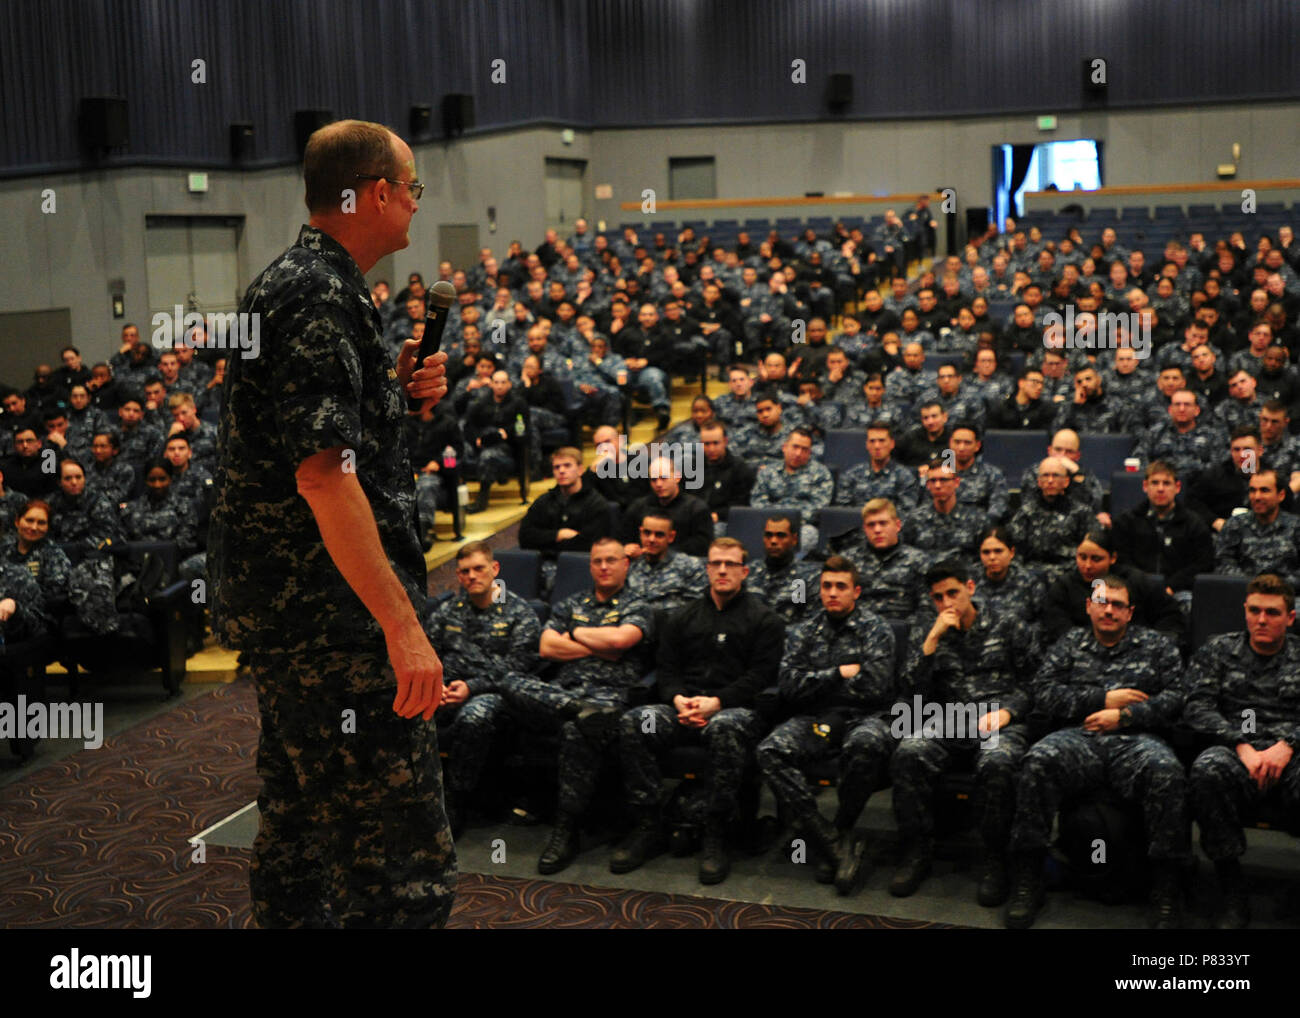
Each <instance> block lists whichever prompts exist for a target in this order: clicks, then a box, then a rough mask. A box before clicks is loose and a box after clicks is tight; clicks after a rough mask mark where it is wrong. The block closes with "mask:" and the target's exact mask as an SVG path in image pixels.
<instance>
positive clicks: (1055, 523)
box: [1008, 485, 1093, 584]
mask: <svg viewBox="0 0 1300 1018" xmlns="http://www.w3.org/2000/svg"><path fill="white" fill-rule="evenodd" d="M1092 525H1093V512H1092V509H1091V508H1090V507H1089V506H1087V505H1084V504H1083V503H1082V502H1080V501H1077V500H1075V499H1073V498H1071V497H1070V496H1069V495H1059V496H1057V497H1056V498H1054V499H1053V500H1052V501H1050V502H1049V501H1048V500H1047V499H1046V498H1044V497H1043V492H1042V490H1041V489H1039V488H1038V487H1037V485H1035V487H1034V488H1032V489H1031V490H1029V491H1026V492H1024V493H1023V494H1022V496H1021V502H1020V508H1019V509H1017V510H1016V514H1015V516H1013V517H1011V522H1010V523H1009V524H1008V528H1009V529H1010V530H1011V533H1012V534H1013V535H1014V538H1015V542H1016V555H1017V557H1019V558H1021V559H1023V560H1024V562H1025V564H1026V565H1033V566H1037V567H1038V568H1039V569H1040V570H1041V571H1042V573H1043V576H1044V578H1045V579H1046V580H1047V582H1048V583H1049V584H1050V583H1051V582H1052V580H1054V579H1056V578H1057V577H1058V576H1060V575H1061V574H1062V573H1066V572H1069V570H1071V569H1073V568H1074V553H1075V549H1076V548H1078V546H1079V542H1080V541H1082V540H1083V535H1084V534H1086V533H1087V532H1088V528H1089V527H1090V526H1092Z"/></svg>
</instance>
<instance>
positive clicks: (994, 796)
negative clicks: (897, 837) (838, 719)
mask: <svg viewBox="0 0 1300 1018" xmlns="http://www.w3.org/2000/svg"><path fill="white" fill-rule="evenodd" d="M924 582H925V586H926V588H927V589H928V591H929V594H930V599H931V601H932V602H933V604H934V607H935V609H936V610H937V612H938V614H937V615H936V617H935V619H934V621H933V622H932V623H931V624H930V625H929V626H928V627H927V626H925V625H924V624H920V625H914V626H913V627H912V631H911V638H910V643H911V646H910V647H909V650H908V659H907V664H906V666H905V671H904V682H903V683H902V686H903V692H904V695H908V694H910V695H911V697H912V702H911V703H907V702H904V703H902V704H900V705H898V706H896V707H895V709H894V710H895V717H894V722H893V728H892V730H893V734H894V735H895V736H897V737H901V741H900V742H899V744H898V748H897V750H895V752H894V756H893V759H892V760H891V761H890V766H889V772H890V775H891V777H892V778H893V783H894V816H895V818H896V819H897V821H898V829H899V831H900V832H901V833H902V835H903V837H904V839H905V841H906V844H907V853H906V855H905V857H904V859H903V862H902V864H901V865H900V866H899V868H898V871H897V872H896V873H895V874H894V879H893V881H892V882H891V883H890V885H889V893H890V894H893V895H895V896H897V897H900V898H902V897H907V896H908V895H911V894H914V893H916V890H917V888H918V887H920V886H921V883H922V881H924V880H925V878H926V876H927V875H928V874H929V872H930V866H931V863H932V861H933V858H934V829H935V818H934V797H935V786H936V785H937V783H938V780H939V778H940V777H941V776H942V774H943V773H944V772H945V771H948V770H951V769H953V768H954V767H955V766H960V765H964V764H969V763H973V765H974V770H975V796H976V810H977V813H978V815H979V820H978V823H979V831H980V837H981V840H982V841H983V843H984V864H983V868H982V872H981V874H980V880H979V889H978V899H979V903H980V904H981V905H986V906H993V905H1000V904H1002V902H1003V901H1005V900H1006V897H1007V890H1008V884H1007V867H1006V849H1007V839H1008V837H1009V835H1010V833H1011V819H1012V814H1013V812H1014V809H1015V779H1016V770H1017V768H1018V767H1019V766H1020V761H1021V759H1022V758H1023V757H1024V755H1025V751H1026V750H1027V749H1028V748H1029V741H1030V740H1029V729H1028V725H1026V724H1025V719H1026V717H1027V715H1028V713H1029V706H1030V702H1031V698H1030V695H1029V686H1030V682H1031V681H1032V678H1033V674H1034V671H1035V669H1036V668H1037V667H1038V663H1039V660H1040V658H1041V650H1040V648H1039V645H1038V637H1037V632H1036V630H1035V629H1034V628H1033V627H1032V626H1030V625H1029V624H1028V623H1027V622H1026V621H1025V620H1023V619H1021V618H1019V617H1017V616H1015V615H1011V614H1004V613H1000V612H997V611H994V610H993V609H991V608H989V607H988V606H986V605H983V604H980V603H979V602H977V601H974V600H972V595H973V594H974V593H975V581H974V579H973V578H972V573H971V572H970V570H969V568H968V567H967V566H966V565H965V564H964V563H963V562H961V561H959V560H956V559H948V560H947V561H944V562H939V563H938V564H936V565H935V566H933V567H932V568H931V569H929V570H927V571H926V574H925V580H924ZM922 704H925V705H926V706H922ZM917 707H920V708H921V710H920V711H919V712H918V711H917V709H916V708H917ZM953 707H955V708H957V710H958V712H959V713H957V714H955V715H951V714H950V711H949V708H953ZM927 708H928V709H927ZM935 708H938V709H941V710H944V712H945V714H946V715H950V716H952V717H953V720H954V722H955V724H954V726H953V727H952V728H951V729H949V728H948V727H947V726H946V725H939V726H937V727H938V728H939V730H938V731H934V727H935V726H934V724H933V721H932V720H931V719H929V717H928V715H929V713H930V711H931V710H933V709H935ZM918 713H919V714H920V716H917V715H918ZM909 716H910V724H909V723H908V717H909Z"/></svg>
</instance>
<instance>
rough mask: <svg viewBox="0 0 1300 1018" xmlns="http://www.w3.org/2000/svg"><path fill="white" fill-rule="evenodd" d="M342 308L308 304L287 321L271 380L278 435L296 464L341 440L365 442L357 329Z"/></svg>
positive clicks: (350, 444)
mask: <svg viewBox="0 0 1300 1018" xmlns="http://www.w3.org/2000/svg"><path fill="white" fill-rule="evenodd" d="M354 331H355V330H354V327H353V323H352V322H350V321H348V320H347V318H346V316H345V315H343V314H342V313H341V312H340V311H339V310H338V309H337V308H334V307H330V306H325V305H317V306H314V307H311V308H308V309H307V310H306V311H305V312H304V313H303V314H302V315H300V316H299V321H298V322H296V323H286V326H285V327H284V329H283V335H284V336H285V338H286V342H285V344H284V348H283V349H282V350H280V351H278V352H277V357H276V359H275V362H274V366H273V368H272V371H271V380H270V383H269V385H268V391H269V394H270V398H271V399H272V400H274V402H275V411H274V415H275V420H276V421H277V430H276V438H277V441H278V442H279V445H280V447H281V450H282V451H283V453H284V456H285V458H286V459H287V460H288V461H289V462H290V463H293V464H294V465H295V466H296V465H297V464H300V463H302V462H303V460H305V459H307V458H309V457H311V456H313V455H315V454H316V453H318V452H321V451H322V450H325V449H332V448H335V447H338V446H346V447H348V448H353V449H355V448H357V447H359V446H360V444H361V414H360V397H361V385H362V382H361V361H360V358H359V357H358V355H357V351H356V349H355V348H354V347H353V345H352V341H351V339H350V338H349V337H350V336H351V335H352V334H353V332H354Z"/></svg>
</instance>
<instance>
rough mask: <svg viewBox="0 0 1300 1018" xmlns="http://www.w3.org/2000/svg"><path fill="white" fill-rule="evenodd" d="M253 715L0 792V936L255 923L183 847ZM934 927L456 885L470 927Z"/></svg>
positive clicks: (205, 817) (199, 713)
mask: <svg viewBox="0 0 1300 1018" xmlns="http://www.w3.org/2000/svg"><path fill="white" fill-rule="evenodd" d="M257 729H258V720H257V701H256V696H255V694H254V691H253V688H252V685H251V683H248V682H242V681H241V682H235V683H233V684H230V685H223V686H219V687H217V688H215V689H214V690H213V691H212V692H211V693H208V694H205V695H203V696H199V697H196V698H195V699H193V700H191V701H189V702H187V703H185V704H182V705H180V706H177V707H175V708H173V709H171V710H169V711H167V712H165V713H163V714H160V715H158V716H157V717H155V718H154V719H152V720H150V721H148V722H145V723H143V724H140V725H137V726H136V727H135V728H132V729H130V730H129V731H127V732H124V733H123V734H121V735H119V736H116V737H114V738H109V739H106V740H105V741H104V745H103V746H102V747H101V748H99V749H97V750H86V751H82V752H79V753H75V754H73V755H71V756H69V757H67V758H65V759H63V760H60V761H57V762H55V763H52V764H51V765H50V766H48V767H45V768H42V769H41V770H39V771H37V772H35V773H34V774H33V775H32V777H31V779H30V780H28V781H19V782H15V783H14V784H11V785H8V786H5V787H3V788H0V860H3V865H0V928H6V929H39V928H46V929H77V928H82V929H85V928H114V929H118V928H148V929H222V928H226V929H229V928H245V927H248V926H250V925H251V921H252V920H251V914H250V910H249V902H248V863H249V856H250V853H249V851H248V850H247V849H240V848H226V847H220V846H216V845H207V846H204V851H203V857H202V859H198V858H196V850H195V848H194V847H192V846H191V845H190V843H189V839H190V838H191V837H192V836H193V835H194V834H195V833H196V832H198V831H202V830H205V829H206V828H207V827H209V826H210V825H212V824H214V823H216V822H217V821H219V820H221V819H222V818H223V817H226V816H229V815H230V814H231V813H232V812H234V811H235V810H237V809H239V808H240V807H242V806H244V805H246V804H247V803H248V802H250V801H251V800H252V799H254V798H255V797H256V795H257V791H258V780H257V775H256V772H255V759H256V751H257ZM937 925H941V924H935V923H927V922H921V921H913V920H903V919H890V918H884V917H878V916H870V915H854V914H849V913H843V912H826V911H820V910H817V909H809V908H786V907H782V906H779V905H764V904H756V903H751V902H742V901H723V900H719V899H715V898H704V897H696V896H693V895H682V894H664V893H660V892H655V891H629V890H622V889H616V888H608V887H593V886H587V885H579V884H568V883H557V882H554V881H546V880H534V879H523V878H519V877H507V876H499V877H498V876H485V875H482V874H477V873H462V874H461V878H460V885H459V889H458V892H457V896H456V906H455V909H454V911H453V913H452V917H451V921H450V923H449V926H450V927H452V928H462V929H488V928H491V929H503V928H513V929H562V928H563V929H581V928H588V929H597V928H602V929H673V928H681V929H685V928H724V929H738V928H759V927H767V928H789V929H833V928H840V929H848V928H881V927H934V926H937Z"/></svg>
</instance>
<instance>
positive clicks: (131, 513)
mask: <svg viewBox="0 0 1300 1018" xmlns="http://www.w3.org/2000/svg"><path fill="white" fill-rule="evenodd" d="M122 532H123V533H124V534H125V535H126V539H127V540H128V541H174V542H175V543H176V546H177V547H178V548H179V549H180V552H181V554H182V555H183V556H184V555H189V554H190V553H192V552H193V551H194V549H195V548H196V547H197V537H196V535H195V526H194V513H193V510H192V507H191V506H189V505H188V504H186V503H184V502H182V501H181V500H180V499H178V498H177V497H176V496H175V494H174V493H173V492H172V491H171V490H170V489H169V490H168V491H167V494H166V497H165V498H161V499H157V500H155V499H154V498H152V497H151V496H149V495H147V494H146V495H141V496H140V497H139V498H137V499H133V500H132V501H130V502H128V503H127V504H126V508H125V509H123V510H122Z"/></svg>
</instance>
